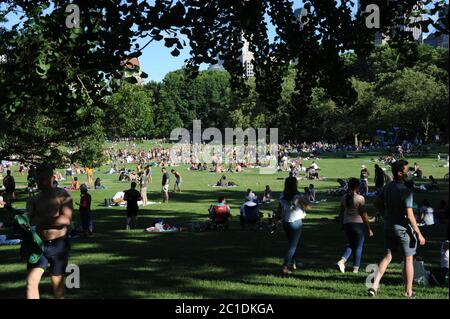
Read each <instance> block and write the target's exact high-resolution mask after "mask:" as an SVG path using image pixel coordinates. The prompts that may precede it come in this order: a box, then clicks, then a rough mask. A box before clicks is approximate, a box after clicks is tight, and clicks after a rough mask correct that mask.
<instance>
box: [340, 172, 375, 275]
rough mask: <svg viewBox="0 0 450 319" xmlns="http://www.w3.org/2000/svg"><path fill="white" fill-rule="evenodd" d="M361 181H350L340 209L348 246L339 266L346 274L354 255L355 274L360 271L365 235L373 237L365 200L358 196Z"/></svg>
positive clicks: (354, 179)
mask: <svg viewBox="0 0 450 319" xmlns="http://www.w3.org/2000/svg"><path fill="white" fill-rule="evenodd" d="M358 190H359V180H358V179H356V178H352V179H350V181H349V182H348V190H347V194H345V195H344V196H343V197H342V200H341V206H340V208H339V216H340V217H341V220H342V223H343V224H344V230H345V233H346V235H347V239H348V244H347V245H346V246H345V250H344V254H343V255H342V258H341V260H339V261H338V263H337V266H338V268H339V270H340V271H341V272H342V273H344V272H345V263H346V262H347V261H348V259H349V258H350V256H351V255H352V253H353V258H354V259H353V272H354V273H357V272H358V271H359V266H360V265H361V256H362V251H363V245H364V239H365V233H366V232H367V233H368V235H369V237H372V236H373V232H372V230H371V228H370V224H369V217H368V215H367V212H366V210H365V207H364V205H365V199H364V197H363V196H361V195H359V194H358Z"/></svg>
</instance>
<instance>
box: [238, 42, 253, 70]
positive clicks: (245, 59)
mask: <svg viewBox="0 0 450 319" xmlns="http://www.w3.org/2000/svg"><path fill="white" fill-rule="evenodd" d="M242 41H243V44H244V45H243V47H242V53H241V57H240V58H239V60H240V62H241V64H242V66H243V68H244V76H245V77H247V78H251V77H254V76H255V70H254V67H253V61H254V60H255V56H254V55H253V52H251V51H250V43H249V42H248V41H247V40H246V39H245V37H244V36H242Z"/></svg>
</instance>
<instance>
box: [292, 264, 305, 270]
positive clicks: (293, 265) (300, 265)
mask: <svg viewBox="0 0 450 319" xmlns="http://www.w3.org/2000/svg"><path fill="white" fill-rule="evenodd" d="M302 267H303V263H302V262H297V263H295V264H292V269H294V270H297V269H298V268H302Z"/></svg>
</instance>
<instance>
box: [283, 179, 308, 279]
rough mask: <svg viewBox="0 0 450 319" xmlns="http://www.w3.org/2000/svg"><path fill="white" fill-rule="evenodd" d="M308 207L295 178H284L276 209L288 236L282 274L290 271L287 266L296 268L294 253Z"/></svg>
mask: <svg viewBox="0 0 450 319" xmlns="http://www.w3.org/2000/svg"><path fill="white" fill-rule="evenodd" d="M309 209H310V206H309V201H308V200H307V199H306V198H305V197H304V196H302V195H301V194H300V193H299V191H298V182H297V178H295V177H288V178H286V180H285V182H284V191H283V193H282V194H281V196H280V199H279V205H278V210H277V215H278V218H279V219H282V220H283V228H284V231H285V232H286V235H287V238H288V251H287V253H286V256H285V258H284V263H283V268H282V272H283V274H290V273H291V271H290V270H289V267H292V269H293V270H296V269H297V266H298V264H297V260H296V254H297V246H298V243H299V241H300V235H301V233H302V228H303V223H302V220H303V219H304V218H305V216H306V211H307V210H309Z"/></svg>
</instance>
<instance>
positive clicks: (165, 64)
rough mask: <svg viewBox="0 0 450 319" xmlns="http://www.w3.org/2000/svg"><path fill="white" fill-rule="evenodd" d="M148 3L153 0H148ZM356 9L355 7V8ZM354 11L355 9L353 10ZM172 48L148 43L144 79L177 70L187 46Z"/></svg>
mask: <svg viewBox="0 0 450 319" xmlns="http://www.w3.org/2000/svg"><path fill="white" fill-rule="evenodd" d="M149 2H150V4H152V3H153V2H154V1H153V0H150V1H149ZM293 3H294V6H293V7H294V8H299V7H302V1H301V0H295V1H293ZM355 9H356V8H355ZM355 11H356V10H355ZM8 19H9V22H8V24H7V27H10V26H12V25H14V24H15V23H17V22H18V21H17V17H15V16H13V15H10V16H8ZM274 34H275V30H274V27H273V26H272V25H270V23H269V37H270V38H273V36H274ZM147 41H148V40H145V39H143V40H140V41H139V43H140V44H141V46H143V45H144V44H146V43H147ZM171 51H172V50H171V49H170V48H166V47H165V46H164V41H161V42H152V43H151V44H150V45H148V46H147V47H146V48H145V49H144V51H143V54H142V56H141V57H140V58H139V60H140V64H141V68H142V70H143V71H144V72H145V73H147V74H148V75H149V77H148V79H146V81H158V82H160V81H162V79H163V78H164V76H165V75H166V74H167V73H169V72H171V71H175V70H178V69H180V68H182V67H183V65H184V62H185V60H186V59H188V58H189V51H190V48H189V46H187V47H185V48H184V49H183V50H182V51H181V54H180V55H179V56H178V57H173V56H172V55H171V54H170V52H171ZM207 67H208V66H207V65H202V66H201V69H206V68H207Z"/></svg>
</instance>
